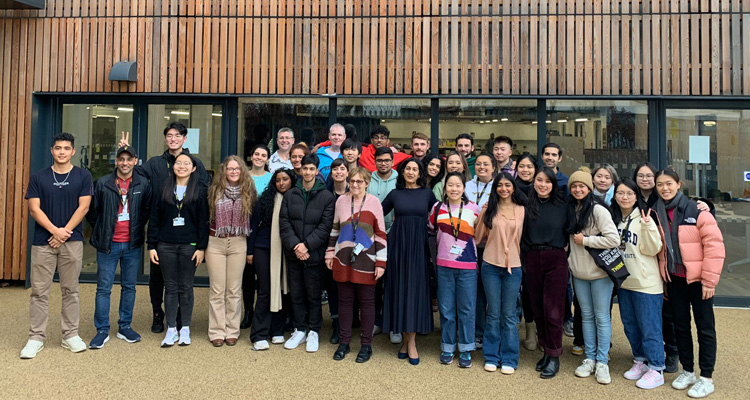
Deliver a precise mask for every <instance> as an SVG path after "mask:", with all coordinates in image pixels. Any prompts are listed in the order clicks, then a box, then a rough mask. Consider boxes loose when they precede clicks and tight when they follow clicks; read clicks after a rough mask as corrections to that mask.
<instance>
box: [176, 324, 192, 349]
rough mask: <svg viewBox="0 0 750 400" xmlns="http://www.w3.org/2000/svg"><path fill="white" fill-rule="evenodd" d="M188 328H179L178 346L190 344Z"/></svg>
mask: <svg viewBox="0 0 750 400" xmlns="http://www.w3.org/2000/svg"><path fill="white" fill-rule="evenodd" d="M190 343H191V341H190V328H188V327H187V326H183V327H182V329H180V341H179V343H178V344H179V345H180V346H190Z"/></svg>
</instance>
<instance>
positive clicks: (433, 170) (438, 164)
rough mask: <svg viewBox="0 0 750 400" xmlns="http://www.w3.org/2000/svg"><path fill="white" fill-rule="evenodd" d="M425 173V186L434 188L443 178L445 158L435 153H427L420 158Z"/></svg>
mask: <svg viewBox="0 0 750 400" xmlns="http://www.w3.org/2000/svg"><path fill="white" fill-rule="evenodd" d="M422 165H424V168H425V172H426V173H427V187H429V188H430V189H434V188H435V185H437V184H438V182H442V181H443V178H445V160H443V158H442V157H440V156H439V155H437V154H434V153H429V154H427V155H426V156H424V158H423V159H422Z"/></svg>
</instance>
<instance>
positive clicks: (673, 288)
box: [667, 275, 716, 378]
mask: <svg viewBox="0 0 750 400" xmlns="http://www.w3.org/2000/svg"><path fill="white" fill-rule="evenodd" d="M671 278H672V281H671V282H667V295H668V296H669V303H670V304H671V305H672V316H673V318H674V332H675V339H676V341H677V350H678V351H679V353H680V364H682V369H684V370H685V371H688V372H693V371H694V370H695V369H694V360H693V334H692V332H691V330H690V329H691V326H690V325H691V324H690V308H691V306H692V309H693V317H694V318H695V327H696V331H697V333H698V366H699V367H700V369H701V376H702V377H704V378H711V375H712V374H713V372H714V366H715V365H716V321H715V320H714V299H713V297H712V298H710V299H708V300H703V285H702V284H701V283H700V282H693V283H691V284H689V285H688V283H687V280H686V279H685V278H681V277H678V276H674V275H672V276H671Z"/></svg>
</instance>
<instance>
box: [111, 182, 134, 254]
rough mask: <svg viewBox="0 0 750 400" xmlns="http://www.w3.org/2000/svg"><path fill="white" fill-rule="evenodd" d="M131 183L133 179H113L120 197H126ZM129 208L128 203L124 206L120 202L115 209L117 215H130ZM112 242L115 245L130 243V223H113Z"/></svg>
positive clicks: (118, 221) (118, 220)
mask: <svg viewBox="0 0 750 400" xmlns="http://www.w3.org/2000/svg"><path fill="white" fill-rule="evenodd" d="M132 181H133V178H128V179H125V180H122V179H120V178H115V186H117V187H118V189H119V190H120V197H121V198H123V197H126V196H127V195H128V188H130V183H131V182H132ZM129 209H130V207H129V206H128V203H127V202H125V205H123V204H122V201H120V205H119V207H118V209H117V214H118V215H119V214H122V213H130V210H129ZM112 241H113V242H115V243H128V242H130V221H129V220H128V221H120V219H119V218H118V219H117V222H115V234H114V236H112Z"/></svg>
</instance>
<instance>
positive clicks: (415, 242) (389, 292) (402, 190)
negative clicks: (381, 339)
mask: <svg viewBox="0 0 750 400" xmlns="http://www.w3.org/2000/svg"><path fill="white" fill-rule="evenodd" d="M425 175H426V174H425V170H424V167H423V166H422V163H421V162H419V160H417V159H416V158H410V159H408V160H406V161H404V162H402V163H401V165H399V168H398V179H397V181H396V189H395V190H393V191H391V192H390V193H389V194H388V196H387V197H386V198H385V200H383V215H385V214H388V213H389V212H391V210H393V211H394V218H393V226H392V227H391V231H390V232H389V233H388V264H387V265H388V267H387V268H386V271H387V272H386V280H385V301H384V305H383V310H384V311H383V331H385V332H391V331H392V332H403V337H404V342H403V344H402V345H401V349H400V350H399V352H398V358H400V359H405V358H407V357H408V358H409V362H410V363H411V364H412V365H417V364H419V353H418V352H417V342H416V336H417V333H428V332H430V331H432V329H433V322H432V309H431V306H430V285H429V268H430V267H429V254H428V250H427V214H428V213H429V211H430V209H431V208H432V206H433V205H434V204H435V203H436V202H437V199H435V195H434V194H433V193H432V190H430V189H429V188H428V187H426V184H425Z"/></svg>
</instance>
